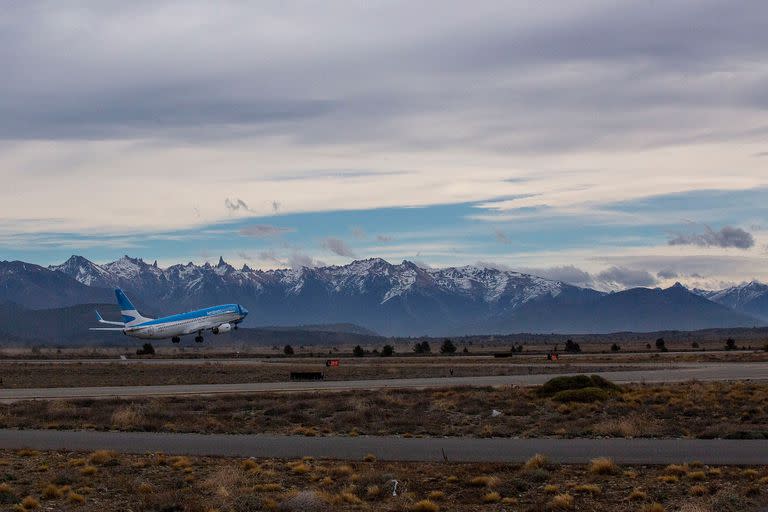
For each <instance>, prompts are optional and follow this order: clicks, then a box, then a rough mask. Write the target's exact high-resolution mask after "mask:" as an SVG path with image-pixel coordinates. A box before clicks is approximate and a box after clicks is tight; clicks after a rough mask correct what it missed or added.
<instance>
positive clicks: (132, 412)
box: [110, 404, 146, 430]
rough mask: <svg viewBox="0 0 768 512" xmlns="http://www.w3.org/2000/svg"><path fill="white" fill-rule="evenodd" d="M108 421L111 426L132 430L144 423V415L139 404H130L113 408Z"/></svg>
mask: <svg viewBox="0 0 768 512" xmlns="http://www.w3.org/2000/svg"><path fill="white" fill-rule="evenodd" d="M110 421H111V422H112V427H113V428H117V429H122V430H134V429H137V428H140V427H142V426H143V425H144V424H145V423H146V417H145V416H144V412H143V411H142V410H141V408H140V407H139V406H136V405H133V404H131V405H126V406H123V407H118V408H117V409H115V411H114V412H113V413H112V417H111V420H110Z"/></svg>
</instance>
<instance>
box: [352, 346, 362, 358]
mask: <svg viewBox="0 0 768 512" xmlns="http://www.w3.org/2000/svg"><path fill="white" fill-rule="evenodd" d="M352 355H353V356H355V357H363V356H364V355H365V349H363V347H361V346H360V345H355V348H353V349H352Z"/></svg>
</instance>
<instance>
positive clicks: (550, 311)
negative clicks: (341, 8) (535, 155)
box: [0, 256, 756, 335]
mask: <svg viewBox="0 0 768 512" xmlns="http://www.w3.org/2000/svg"><path fill="white" fill-rule="evenodd" d="M20 269H21V270H20ZM24 269H26V270H24ZM14 272H15V273H14ZM117 286H119V287H121V288H123V289H124V290H125V291H126V293H128V295H129V296H130V297H131V298H132V299H133V302H134V303H135V304H136V306H137V307H138V308H139V309H140V310H141V311H142V312H143V313H145V314H147V315H151V316H155V315H163V314H171V313H176V312H180V311H184V310H189V309H195V308H198V307H203V306H207V305H211V304H219V303H228V302H238V303H240V304H243V305H244V306H246V307H247V308H248V309H249V310H250V312H251V314H250V315H249V316H248V319H247V322H246V323H247V325H246V326H252V327H255V326H266V325H272V326H275V325H278V326H279V325H282V326H295V325H305V324H341V323H355V324H357V325H361V326H364V327H366V328H369V329H372V330H373V331H376V332H378V333H380V334H384V335H425V334H427V335H458V334H469V333H485V334H487V333H512V332H570V333H576V332H595V333H598V332H606V331H612V330H661V329H681V330H685V329H696V328H705V327H735V326H750V327H751V326H753V325H755V323H756V320H755V319H754V318H753V317H750V316H747V315H745V314H741V313H737V312H735V311H733V310H732V309H730V308H729V307H725V306H722V305H720V304H715V303H714V302H711V301H709V300H707V299H705V298H703V297H700V296H698V295H695V294H693V293H691V292H689V291H688V290H685V289H684V288H682V287H673V288H670V289H667V290H658V289H657V290H651V289H647V288H638V289H634V290H626V291H623V292H618V293H611V294H606V293H603V292H598V291H595V290H591V289H588V288H579V287H576V286H573V285H570V284H566V283H563V282H559V281H551V280H548V279H543V278H541V277H536V276H532V275H528V274H522V273H519V272H511V271H502V270H497V269H491V268H485V267H481V266H465V267H450V268H440V269H432V268H422V267H419V266H418V265H416V264H414V263H412V262H409V261H403V262H402V263H400V264H391V263H389V262H387V261H385V260H383V259H380V258H372V259H367V260H359V261H353V262H351V263H349V264H347V265H341V266H327V267H318V268H308V267H303V268H298V269H281V270H268V271H263V270H256V269H251V268H249V267H248V266H243V267H242V268H235V267H233V266H232V265H230V264H228V263H227V262H225V261H224V260H223V259H219V262H218V263H217V264H216V265H211V264H208V263H206V264H204V265H195V264H193V263H187V264H177V265H172V266H170V267H167V268H161V267H159V266H158V265H157V263H147V262H145V261H143V260H141V259H138V258H131V257H128V256H124V257H122V258H120V259H118V260H117V261H114V262H111V263H106V264H102V265H98V264H95V263H93V262H91V261H89V260H87V259H85V258H83V257H80V256H73V257H71V258H70V259H68V260H67V261H66V262H64V263H63V264H61V265H56V266H51V267H50V268H48V269H45V268H43V267H38V266H36V265H29V264H25V263H22V262H10V263H9V262H0V301H2V300H8V301H13V302H16V303H18V304H20V305H22V306H25V307H32V308H45V307H60V306H66V305H72V304H86V303H89V302H90V303H92V302H112V301H113V298H112V291H111V288H114V287H117ZM678 288H679V289H678ZM60 290H61V291H63V293H59V291H60Z"/></svg>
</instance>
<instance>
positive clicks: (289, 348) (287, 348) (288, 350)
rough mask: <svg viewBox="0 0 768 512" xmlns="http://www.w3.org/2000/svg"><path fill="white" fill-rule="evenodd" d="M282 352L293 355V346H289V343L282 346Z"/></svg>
mask: <svg viewBox="0 0 768 512" xmlns="http://www.w3.org/2000/svg"><path fill="white" fill-rule="evenodd" d="M283 354H285V355H287V356H292V355H293V347H292V346H290V345H286V346H284V347H283Z"/></svg>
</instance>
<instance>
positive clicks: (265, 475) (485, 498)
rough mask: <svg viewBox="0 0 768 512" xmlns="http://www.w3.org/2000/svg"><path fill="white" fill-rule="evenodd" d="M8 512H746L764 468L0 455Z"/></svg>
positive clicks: (766, 488) (766, 478) (764, 482)
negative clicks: (264, 511)
mask: <svg viewBox="0 0 768 512" xmlns="http://www.w3.org/2000/svg"><path fill="white" fill-rule="evenodd" d="M0 504H3V506H5V507H7V509H8V510H19V511H28V510H57V511H82V512H88V511H98V512H107V511H146V512H150V511H154V512H160V511H166V512H170V511H177V512H182V511H183V512H211V511H220V512H230V511H231V512H247V511H257V510H280V511H285V512H294V511H295V512H313V511H314V512H324V511H331V510H369V511H392V512H399V511H402V512H407V511H415V512H419V511H420V512H435V511H440V510H444V511H448V510H455V511H489V512H490V511H499V512H501V511H512V510H514V511H546V510H590V511H612V512H641V511H647V512H664V511H680V512H749V511H757V510H759V509H760V507H761V506H764V505H766V504H768V467H765V466H763V467H755V468H742V467H708V466H703V465H701V464H697V463H695V462H691V463H689V464H683V461H681V464H680V465H673V466H667V467H662V466H621V467H619V466H616V465H614V464H613V463H612V462H611V461H610V460H596V461H593V463H592V464H590V465H554V464H550V463H548V462H547V461H546V460H545V459H542V458H538V457H534V458H532V459H531V460H530V461H529V462H528V463H526V464H524V465H504V464H487V463H486V464H482V463H473V464H456V463H441V464H435V463H396V462H377V461H375V460H373V459H367V460H366V461H359V462H352V463H346V462H344V463H342V462H338V461H330V460H312V459H303V460H279V459H260V460H256V459H231V458H230V459H226V458H213V457H167V456H164V455H161V454H148V455H119V454H114V453H110V452H94V453H91V454H84V453H72V452H36V451H32V450H20V451H15V452H11V451H0Z"/></svg>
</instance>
